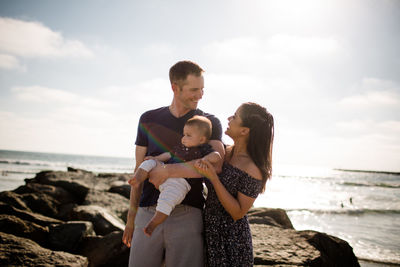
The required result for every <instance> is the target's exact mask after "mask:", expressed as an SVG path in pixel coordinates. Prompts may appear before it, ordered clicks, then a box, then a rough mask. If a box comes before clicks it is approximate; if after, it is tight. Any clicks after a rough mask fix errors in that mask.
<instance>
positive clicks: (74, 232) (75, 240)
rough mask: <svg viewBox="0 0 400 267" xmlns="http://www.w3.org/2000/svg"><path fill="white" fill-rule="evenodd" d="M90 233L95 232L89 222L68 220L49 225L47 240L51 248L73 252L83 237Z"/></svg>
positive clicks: (90, 234) (93, 233)
mask: <svg viewBox="0 0 400 267" xmlns="http://www.w3.org/2000/svg"><path fill="white" fill-rule="evenodd" d="M92 235H95V232H94V230H93V224H92V223H91V222H84V221H69V222H67V223H63V224H59V225H53V226H50V227H49V238H48V242H49V246H50V247H51V248H52V249H53V250H62V251H66V252H71V253H75V252H76V249H77V248H78V246H79V243H80V242H81V241H82V240H83V238H85V237H87V236H92Z"/></svg>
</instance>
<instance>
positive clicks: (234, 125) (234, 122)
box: [225, 107, 243, 138]
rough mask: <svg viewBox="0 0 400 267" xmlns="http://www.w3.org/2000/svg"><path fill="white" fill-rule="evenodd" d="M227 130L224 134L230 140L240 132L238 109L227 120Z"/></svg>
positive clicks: (240, 122)
mask: <svg viewBox="0 0 400 267" xmlns="http://www.w3.org/2000/svg"><path fill="white" fill-rule="evenodd" d="M228 121H229V122H228V128H227V129H226V131H225V134H226V135H228V136H229V137H231V138H234V137H235V136H238V135H239V134H240V130H242V128H243V127H242V119H241V118H240V107H239V108H238V109H237V110H236V112H235V114H233V115H232V116H230V117H229V118H228Z"/></svg>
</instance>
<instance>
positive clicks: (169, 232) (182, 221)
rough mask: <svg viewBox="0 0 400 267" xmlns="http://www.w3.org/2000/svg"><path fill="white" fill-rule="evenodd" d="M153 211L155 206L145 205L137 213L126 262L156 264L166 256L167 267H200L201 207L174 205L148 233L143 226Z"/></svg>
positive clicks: (143, 265) (149, 266)
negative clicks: (165, 218) (146, 233)
mask: <svg viewBox="0 0 400 267" xmlns="http://www.w3.org/2000/svg"><path fill="white" fill-rule="evenodd" d="M155 211H156V207H155V206H151V207H144V208H139V210H138V213H137V214H136V219H135V230H134V233H133V237H132V243H131V251H130V256H129V266H130V267H153V266H154V267H158V266H162V264H163V262H164V260H165V266H166V267H186V266H191V267H197V266H198V267H203V266H204V259H203V236H202V232H203V218H202V211H201V210H200V209H198V208H194V207H191V206H187V205H182V204H180V205H177V206H176V207H175V209H174V210H173V211H172V212H171V215H170V216H169V217H168V218H167V220H165V221H164V222H163V223H162V224H160V225H159V226H158V227H157V228H156V229H155V230H154V232H153V233H152V235H151V237H148V236H146V235H145V234H144V232H143V228H144V227H145V226H146V225H147V223H148V222H149V221H150V219H151V218H152V217H153V215H154V213H155ZM164 256H165V259H164Z"/></svg>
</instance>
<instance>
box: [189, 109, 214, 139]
mask: <svg viewBox="0 0 400 267" xmlns="http://www.w3.org/2000/svg"><path fill="white" fill-rule="evenodd" d="M185 125H188V126H197V128H198V129H199V130H200V131H201V134H202V135H204V136H205V137H206V138H207V140H210V138H211V132H212V124H211V121H210V120H209V119H207V118H206V117H204V116H199V115H195V116H193V117H192V118H190V119H188V120H187V122H186V123H185Z"/></svg>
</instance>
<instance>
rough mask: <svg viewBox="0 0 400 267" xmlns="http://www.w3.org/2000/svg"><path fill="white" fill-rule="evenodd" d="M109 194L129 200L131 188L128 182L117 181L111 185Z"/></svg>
mask: <svg viewBox="0 0 400 267" xmlns="http://www.w3.org/2000/svg"><path fill="white" fill-rule="evenodd" d="M108 192H111V193H117V194H120V195H121V196H124V197H125V198H127V199H129V198H130V194H131V186H130V185H129V184H128V183H127V182H126V181H116V182H113V183H112V184H111V186H110V189H109V190H108Z"/></svg>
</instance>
